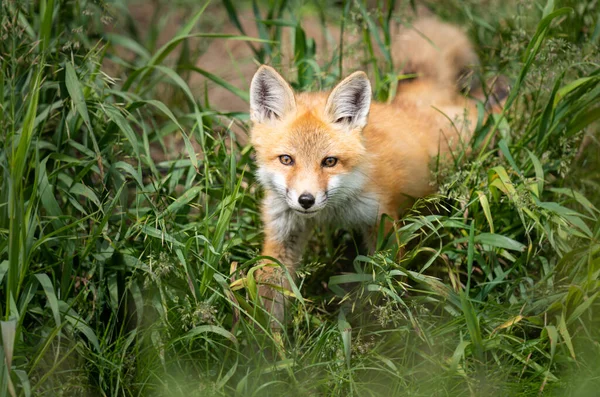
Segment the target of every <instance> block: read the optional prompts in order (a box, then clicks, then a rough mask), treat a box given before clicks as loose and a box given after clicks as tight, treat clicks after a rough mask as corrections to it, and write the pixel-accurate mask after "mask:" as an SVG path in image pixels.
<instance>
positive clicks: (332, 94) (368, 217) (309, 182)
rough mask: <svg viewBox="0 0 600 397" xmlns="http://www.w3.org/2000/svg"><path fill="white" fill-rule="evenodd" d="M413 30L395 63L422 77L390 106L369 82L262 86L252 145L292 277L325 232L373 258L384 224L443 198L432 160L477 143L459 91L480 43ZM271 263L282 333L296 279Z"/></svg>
mask: <svg viewBox="0 0 600 397" xmlns="http://www.w3.org/2000/svg"><path fill="white" fill-rule="evenodd" d="M413 26H414V27H415V28H416V30H417V31H414V30H404V31H400V32H399V33H398V34H397V36H396V40H395V44H394V45H393V46H392V54H393V56H394V62H398V63H399V64H402V65H404V70H405V71H407V72H410V73H413V74H416V75H417V77H416V78H414V79H411V80H408V81H406V82H404V83H402V84H400V85H399V88H398V92H397V94H396V97H395V99H394V100H393V101H391V102H390V103H378V102H375V101H372V100H371V99H372V90H371V83H370V81H369V78H368V76H367V74H366V73H365V72H363V71H356V72H354V73H352V74H350V75H349V76H348V77H346V78H345V79H343V80H342V81H341V82H340V83H338V84H337V85H336V86H335V87H334V88H333V90H331V91H329V92H294V90H293V89H292V87H291V86H290V84H289V83H288V82H287V81H286V80H285V79H284V78H283V77H282V76H281V75H280V74H279V73H278V72H277V71H276V70H275V69H274V68H272V67H271V66H267V65H262V66H260V67H259V68H258V70H257V71H256V73H255V74H254V76H253V78H252V81H251V83H250V119H251V121H252V127H251V131H250V141H251V144H252V146H253V148H254V151H255V161H256V165H257V174H256V176H257V180H258V182H259V184H260V185H261V186H262V188H263V189H264V197H263V199H262V203H261V216H262V223H263V225H264V243H263V247H262V255H263V256H266V257H271V258H274V259H276V260H277V261H279V262H280V263H281V264H283V265H284V266H285V268H286V269H287V270H288V273H289V275H290V276H291V277H294V276H295V272H296V267H297V265H298V263H299V262H300V260H301V257H302V254H303V251H304V249H305V246H306V243H307V240H308V238H309V236H310V232H311V231H312V230H313V228H314V227H315V226H316V225H323V224H332V225H335V226H342V227H344V228H346V229H353V230H357V231H358V232H360V233H362V234H363V236H364V240H365V241H366V242H367V245H368V247H369V250H371V251H372V250H373V249H374V246H375V241H376V235H377V230H378V228H379V225H380V223H381V222H382V219H383V216H384V215H387V216H389V217H391V218H393V219H394V220H398V219H400V217H401V215H402V214H403V212H404V211H406V210H407V208H409V207H410V206H411V204H412V203H413V202H414V200H415V199H416V198H421V197H425V196H427V195H430V194H432V193H434V192H435V191H436V186H435V183H433V182H432V175H431V167H430V164H431V162H432V159H435V158H437V157H438V156H439V157H440V158H441V159H444V158H448V156H449V153H451V152H452V150H456V149H457V148H459V147H460V145H464V144H465V143H467V142H469V139H470V138H471V135H472V133H473V130H474V128H475V125H476V122H477V114H478V113H477V101H476V100H474V99H471V98H469V97H467V96H465V95H464V94H462V92H461V91H462V89H463V88H464V87H462V85H464V84H463V80H464V74H465V71H466V70H468V69H469V68H470V67H472V66H474V65H476V64H477V63H478V58H477V55H476V54H475V51H474V49H473V47H472V45H471V43H470V42H469V40H468V38H467V37H466V34H465V33H464V32H463V31H462V30H461V29H459V28H458V27H455V26H453V25H449V24H446V23H444V22H441V21H439V20H437V19H435V18H424V19H421V20H418V21H416V22H415V23H414V24H413ZM390 227H391V225H390V223H389V222H388V223H386V226H385V228H386V229H387V230H390ZM268 262H269V261H264V262H263V263H262V265H261V266H259V268H258V269H256V272H255V275H256V279H257V281H258V283H259V290H258V293H259V296H260V297H261V300H262V302H263V305H264V307H265V309H266V310H267V311H269V312H270V313H271V315H272V318H273V320H272V321H273V324H274V325H273V324H272V326H274V327H278V326H281V325H282V322H283V320H284V312H285V306H286V298H285V293H284V292H285V290H289V288H290V279H289V277H288V276H286V274H285V273H286V272H285V271H284V270H283V269H282V268H280V267H279V266H266V265H265V264H266V263H268ZM271 262H272V261H271ZM277 324H279V325H277Z"/></svg>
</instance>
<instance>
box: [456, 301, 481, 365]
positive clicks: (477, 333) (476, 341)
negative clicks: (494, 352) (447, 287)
mask: <svg viewBox="0 0 600 397" xmlns="http://www.w3.org/2000/svg"><path fill="white" fill-rule="evenodd" d="M460 303H461V307H462V311H463V314H464V316H465V322H466V324H467V329H468V330H469V335H470V336H471V343H473V348H474V350H475V357H476V358H477V359H478V360H480V361H481V360H482V359H483V341H482V338H481V329H480V328H479V319H478V318H477V313H476V312H475V308H474V307H473V304H472V303H471V300H470V299H469V297H467V295H466V294H465V293H464V291H461V293H460Z"/></svg>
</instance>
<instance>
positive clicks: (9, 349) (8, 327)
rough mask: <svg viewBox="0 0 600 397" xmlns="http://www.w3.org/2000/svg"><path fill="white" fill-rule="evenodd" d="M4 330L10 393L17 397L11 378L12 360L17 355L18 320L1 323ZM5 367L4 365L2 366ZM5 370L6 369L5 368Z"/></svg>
mask: <svg viewBox="0 0 600 397" xmlns="http://www.w3.org/2000/svg"><path fill="white" fill-rule="evenodd" d="M0 328H1V329H2V347H3V348H4V359H5V361H4V362H5V363H6V371H7V373H8V391H9V393H10V395H11V396H12V397H16V396H17V393H16V392H15V387H14V385H13V383H12V379H11V378H10V373H11V371H12V360H13V355H14V353H15V335H16V333H17V320H8V321H0ZM2 367H4V365H3V366H2ZM3 370H4V368H3Z"/></svg>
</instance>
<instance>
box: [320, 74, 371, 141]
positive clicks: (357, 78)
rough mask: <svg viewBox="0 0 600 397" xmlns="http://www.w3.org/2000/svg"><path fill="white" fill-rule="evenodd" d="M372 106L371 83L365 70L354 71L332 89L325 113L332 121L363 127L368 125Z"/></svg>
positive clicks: (355, 127) (356, 127)
mask: <svg viewBox="0 0 600 397" xmlns="http://www.w3.org/2000/svg"><path fill="white" fill-rule="evenodd" d="M370 107H371V83H370V82H369V79H368V77H367V75H366V74H365V72H354V73H352V74H351V75H350V76H348V77H346V78H345V79H344V80H343V81H342V82H341V83H339V84H338V85H337V86H336V87H335V88H334V89H333V91H331V94H329V98H327V104H326V105H325V114H326V115H327V116H328V117H329V119H330V120H331V122H332V123H335V124H344V125H347V126H349V127H350V128H351V129H362V128H364V127H365V125H367V116H368V115H369V109H370Z"/></svg>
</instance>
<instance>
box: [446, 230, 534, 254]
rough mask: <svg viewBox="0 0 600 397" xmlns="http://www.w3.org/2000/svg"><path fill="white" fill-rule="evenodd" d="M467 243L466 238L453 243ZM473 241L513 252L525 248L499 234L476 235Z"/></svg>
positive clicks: (467, 239)
mask: <svg viewBox="0 0 600 397" xmlns="http://www.w3.org/2000/svg"><path fill="white" fill-rule="evenodd" d="M468 241H469V238H468V237H463V238H459V239H456V240H454V243H455V244H456V243H466V242H468ZM473 241H475V242H476V243H479V244H485V245H491V246H492V247H497V248H504V249H508V250H513V251H524V250H525V248H527V247H526V246H525V245H523V244H521V243H520V242H518V241H516V240H513V239H511V238H508V237H506V236H503V235H501V234H492V233H481V234H478V235H476V236H475V238H474V239H473Z"/></svg>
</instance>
